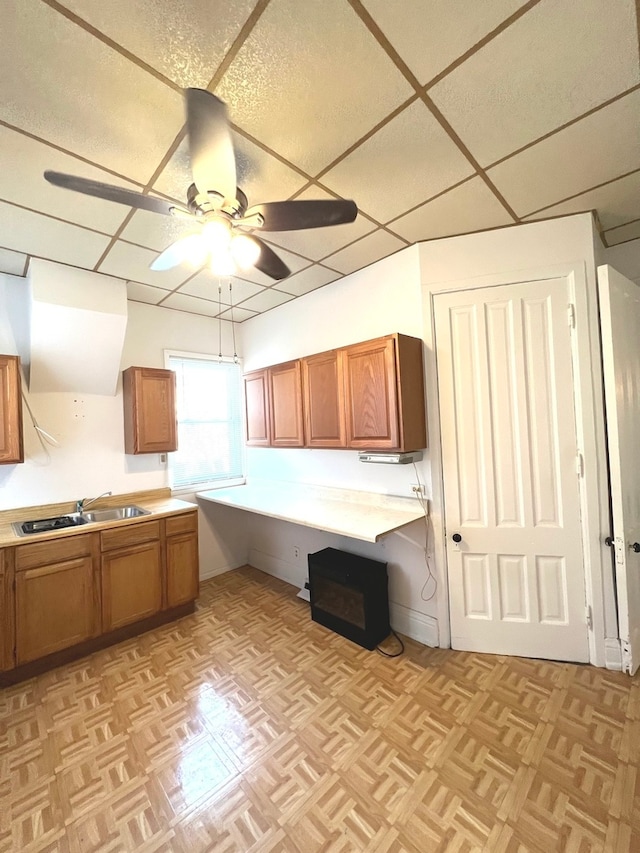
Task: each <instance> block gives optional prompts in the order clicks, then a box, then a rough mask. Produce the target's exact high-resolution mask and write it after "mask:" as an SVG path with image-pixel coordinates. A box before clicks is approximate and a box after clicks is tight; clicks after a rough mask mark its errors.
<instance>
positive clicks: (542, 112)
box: [429, 0, 640, 165]
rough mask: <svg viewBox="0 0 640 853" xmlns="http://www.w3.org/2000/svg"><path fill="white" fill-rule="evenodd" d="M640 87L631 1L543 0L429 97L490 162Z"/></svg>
mask: <svg viewBox="0 0 640 853" xmlns="http://www.w3.org/2000/svg"><path fill="white" fill-rule="evenodd" d="M639 82H640V68H639V66H638V30H637V26H636V20H635V11H634V3H633V0H617V2H615V3H611V0H581V2H580V3H567V2H566V0H545V2H543V3H539V4H538V5H536V6H534V7H533V8H532V9H530V10H529V11H528V12H527V13H526V15H523V16H522V17H521V18H519V19H518V20H517V21H516V22H515V23H514V24H512V25H511V26H510V27H508V28H507V29H506V30H504V31H503V32H502V33H500V34H499V35H498V36H496V38H495V39H493V40H492V41H490V42H489V43H488V44H487V45H485V47H483V48H482V49H481V50H480V51H478V52H477V53H475V54H474V55H473V56H471V57H470V58H469V59H468V60H467V61H466V62H464V63H463V64H462V65H460V66H459V67H458V68H456V69H455V70H454V71H452V72H451V73H450V74H449V75H447V77H445V78H444V79H443V80H442V81H441V82H440V83H438V84H436V85H435V86H434V87H433V89H431V90H430V92H429V94H430V95H431V97H432V98H433V100H434V101H435V103H436V104H437V106H438V107H439V108H440V109H441V110H442V112H443V113H444V115H445V116H446V118H447V119H448V120H449V121H450V122H451V124H452V125H453V127H454V129H455V130H456V131H457V133H459V134H460V136H461V138H462V140H463V141H464V142H465V143H466V145H467V146H468V148H469V149H470V151H471V152H472V154H473V155H474V156H475V157H476V158H477V159H478V160H479V162H480V163H481V164H482V165H488V164H490V163H493V162H495V161H496V160H498V159H500V158H502V157H504V156H506V155H508V154H509V153H510V152H513V151H515V150H516V149H518V148H520V147H521V146H523V145H526V144H528V143H530V142H532V141H533V140H535V139H538V138H539V137H540V136H542V135H544V134H546V133H548V132H549V131H552V130H554V128H557V127H559V126H560V125H562V124H564V123H565V122H568V121H570V120H572V119H575V118H577V117H578V116H580V115H581V114H582V113H584V112H586V111H587V110H590V109H592V108H593V107H595V106H597V105H598V104H601V103H603V102H604V101H606V100H608V99H609V98H612V97H614V96H615V95H618V94H620V92H623V91H625V90H626V89H628V88H630V87H631V86H635V85H636V84H637V83H639Z"/></svg>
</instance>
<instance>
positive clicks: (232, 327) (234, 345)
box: [229, 279, 239, 364]
mask: <svg viewBox="0 0 640 853" xmlns="http://www.w3.org/2000/svg"><path fill="white" fill-rule="evenodd" d="M232 289H233V285H232V284H231V279H229V302H230V303H231V306H230V307H231V335H232V337H233V363H234V364H238V361H239V359H238V353H237V352H236V327H235V324H234V322H233V290H232Z"/></svg>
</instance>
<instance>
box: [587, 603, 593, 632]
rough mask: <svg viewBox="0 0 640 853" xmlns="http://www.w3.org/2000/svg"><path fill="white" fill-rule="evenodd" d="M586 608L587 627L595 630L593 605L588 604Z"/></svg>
mask: <svg viewBox="0 0 640 853" xmlns="http://www.w3.org/2000/svg"><path fill="white" fill-rule="evenodd" d="M585 610H586V613H587V628H588V629H589V631H593V610H592V609H591V605H590V604H587V606H586V608H585Z"/></svg>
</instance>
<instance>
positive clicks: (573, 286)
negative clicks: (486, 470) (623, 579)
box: [422, 261, 621, 669]
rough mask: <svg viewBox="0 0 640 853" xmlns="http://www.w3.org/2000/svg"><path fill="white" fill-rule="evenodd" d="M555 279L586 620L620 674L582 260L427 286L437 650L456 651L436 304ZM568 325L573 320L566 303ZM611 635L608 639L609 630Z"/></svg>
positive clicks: (595, 342)
mask: <svg viewBox="0 0 640 853" xmlns="http://www.w3.org/2000/svg"><path fill="white" fill-rule="evenodd" d="M550 278H553V279H557V278H564V279H566V280H567V285H568V291H569V294H570V299H571V302H572V304H573V305H575V311H574V333H573V334H572V335H571V352H572V362H573V392H574V400H575V411H576V440H577V446H578V449H579V451H580V453H581V454H582V460H583V462H582V469H583V476H582V477H580V479H579V495H580V513H581V519H582V548H583V554H584V569H585V596H586V601H585V606H586V607H590V608H591V610H590V619H588V623H590V624H588V638H589V662H590V663H592V664H594V665H595V666H607V667H608V668H610V669H619V668H621V659H620V665H618V657H619V655H618V650H616V646H615V642H613V643H612V641H611V639H609V640H607V641H606V642H605V608H606V611H607V622H608V623H609V626H611V625H612V624H613V622H614V621H615V624H616V628H617V616H616V612H615V600H614V599H613V575H612V572H611V555H610V553H609V551H610V549H609V548H608V547H607V546H605V545H604V538H605V537H606V536H608V535H609V523H610V522H609V493H608V472H607V464H606V442H605V432H604V403H603V396H602V387H603V381H602V364H601V357H600V331H599V317H598V306H597V284H596V282H595V281H594V282H593V283H591V286H590V282H589V281H588V278H587V271H586V268H585V263H584V262H583V261H579V262H576V263H566V264H558V265H553V266H544V267H537V268H534V269H518V270H513V271H511V272H501V273H491V274H488V275H481V276H477V277H475V278H471V279H458V280H451V281H445V282H437V283H431V282H430V283H428V284H426V283H424V284H422V296H423V299H422V303H423V319H424V341H425V344H426V348H425V394H426V403H427V426H428V434H429V437H430V441H429V458H430V462H431V478H432V496H431V519H432V524H433V534H434V543H433V548H434V557H435V560H434V562H435V565H436V571H437V576H438V584H439V589H440V591H441V594H440V595H439V596H438V600H437V617H438V634H439V645H440V647H442V648H449V647H450V646H451V626H450V618H449V586H448V571H447V556H446V547H445V519H444V482H443V473H442V446H441V429H440V407H439V399H438V375H437V362H436V350H435V316H434V302H433V299H434V296H435V295H436V294H439V293H449V292H457V291H461V290H475V289H481V288H486V287H493V286H498V285H508V284H522V283H526V282H535V281H542V280H547V279H550ZM567 322H569V307H568V306H567ZM607 561H608V562H607ZM615 633H616V635H617V630H616V632H615ZM609 634H611V627H610V628H609ZM618 646H619V641H618Z"/></svg>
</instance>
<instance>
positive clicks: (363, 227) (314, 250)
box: [269, 187, 376, 261]
mask: <svg viewBox="0 0 640 853" xmlns="http://www.w3.org/2000/svg"><path fill="white" fill-rule="evenodd" d="M331 198H334V196H332V195H331V194H330V193H328V192H325V191H324V190H322V189H320V187H309V188H308V189H306V190H305V191H304V192H302V193H300V195H298V196H296V199H303V200H305V199H331ZM375 227H376V226H375V225H374V224H373V222H371V221H370V220H369V219H366V218H365V217H364V216H362V214H358V216H357V217H356V219H355V222H350V223H349V224H348V225H331V226H329V227H328V228H308V229H306V230H305V231H277V232H272V233H270V234H269V240H270V241H271V242H272V243H277V244H278V246H284V248H285V249H290V250H291V251H292V252H298V253H299V254H301V255H304V256H305V257H306V258H311V259H312V260H314V261H319V260H320V259H321V258H324V257H326V256H327V255H331V254H333V252H337V251H338V249H342V248H343V247H344V246H346V245H347V244H349V243H353V241H354V240H358V239H360V237H364V235H365V234H370V233H371V232H372V231H374V230H375Z"/></svg>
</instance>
